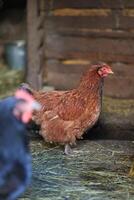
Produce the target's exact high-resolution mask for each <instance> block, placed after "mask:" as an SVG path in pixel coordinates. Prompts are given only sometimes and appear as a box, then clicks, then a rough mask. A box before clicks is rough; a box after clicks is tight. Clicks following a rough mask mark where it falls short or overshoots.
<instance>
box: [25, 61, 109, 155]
mask: <svg viewBox="0 0 134 200" xmlns="http://www.w3.org/2000/svg"><path fill="white" fill-rule="evenodd" d="M111 73H113V72H112V70H111V68H110V67H109V66H108V65H107V64H105V63H101V64H97V65H93V66H91V68H90V69H89V70H88V71H87V72H86V73H85V75H84V76H83V77H82V79H81V81H80V84H79V85H78V87H77V88H76V89H72V90H68V91H49V92H42V91H35V90H32V89H30V87H29V86H28V85H27V84H23V85H22V88H23V89H24V90H28V91H29V92H30V93H32V95H33V96H34V98H35V99H36V100H37V101H38V102H39V103H40V104H41V105H42V109H41V110H40V111H39V112H35V113H34V118H33V119H34V121H35V122H36V123H37V124H40V125H41V132H40V134H41V135H42V137H43V138H44V139H45V141H47V142H56V143H60V144H64V145H65V153H66V154H68V153H69V152H70V145H73V144H75V141H76V139H77V138H78V139H79V138H81V136H82V135H83V133H84V132H85V131H86V130H87V129H89V128H91V127H92V126H93V125H94V124H95V123H96V121H97V120H98V118H99V115H100V111H101V101H102V86H103V79H104V77H106V76H107V75H108V74H111Z"/></svg>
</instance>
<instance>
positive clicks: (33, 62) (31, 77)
mask: <svg viewBox="0 0 134 200" xmlns="http://www.w3.org/2000/svg"><path fill="white" fill-rule="evenodd" d="M37 16H38V10H37V0H28V1H27V33H28V35H27V42H28V62H27V74H26V80H27V82H28V83H30V85H31V86H32V87H33V88H35V89H39V88H41V85H42V79H41V73H40V72H39V71H40V68H41V66H40V58H39V54H38V45H39V42H40V37H38V31H37V21H38V18H37Z"/></svg>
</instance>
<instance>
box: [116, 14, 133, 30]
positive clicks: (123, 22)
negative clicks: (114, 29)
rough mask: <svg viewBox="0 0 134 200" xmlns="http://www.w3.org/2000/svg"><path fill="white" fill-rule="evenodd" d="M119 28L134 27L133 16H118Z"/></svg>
mask: <svg viewBox="0 0 134 200" xmlns="http://www.w3.org/2000/svg"><path fill="white" fill-rule="evenodd" d="M119 28H120V29H123V30H128V29H132V30H133V29H134V17H130V16H122V15H120V16H119Z"/></svg>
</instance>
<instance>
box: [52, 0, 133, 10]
mask: <svg viewBox="0 0 134 200" xmlns="http://www.w3.org/2000/svg"><path fill="white" fill-rule="evenodd" d="M66 7H67V8H100V7H102V8H113V9H117V8H124V7H126V8H131V7H134V1H133V0H123V1H120V0H113V1H111V0H103V1H102V0H77V1H72V0H62V1H56V0H55V1H53V2H52V3H51V9H56V8H66Z"/></svg>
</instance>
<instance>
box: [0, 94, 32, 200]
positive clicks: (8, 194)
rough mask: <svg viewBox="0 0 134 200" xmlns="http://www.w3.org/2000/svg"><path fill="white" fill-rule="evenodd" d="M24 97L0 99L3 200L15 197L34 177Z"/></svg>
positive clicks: (0, 168) (0, 174) (0, 155)
mask: <svg viewBox="0 0 134 200" xmlns="http://www.w3.org/2000/svg"><path fill="white" fill-rule="evenodd" d="M22 93H23V95H24V96H25V94H24V92H22ZM17 95H18V94H17ZM24 96H23V97H22V98H21V101H20V99H18V97H17V98H16V97H8V98H6V99H4V100H1V101H0V200H15V199H16V198H17V197H19V196H20V194H21V193H22V192H24V191H25V188H26V187H27V185H28V184H29V182H30V178H31V172H32V170H31V156H30V153H29V145H28V143H29V142H28V138H27V129H26V123H24V122H23V121H22V120H21V117H22V116H23V114H24V113H23V110H22V108H23V106H24V107H25V106H26V104H25V103H26V102H24V100H25V99H24ZM31 99H33V98H31ZM22 101H23V102H22ZM17 106H18V107H17ZM28 106H29V105H28ZM25 108H26V107H25ZM15 113H16V116H15ZM19 114H20V116H19ZM25 114H26V113H25ZM28 115H29V112H28ZM25 119H26V118H25Z"/></svg>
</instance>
